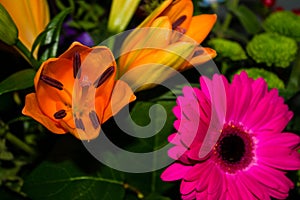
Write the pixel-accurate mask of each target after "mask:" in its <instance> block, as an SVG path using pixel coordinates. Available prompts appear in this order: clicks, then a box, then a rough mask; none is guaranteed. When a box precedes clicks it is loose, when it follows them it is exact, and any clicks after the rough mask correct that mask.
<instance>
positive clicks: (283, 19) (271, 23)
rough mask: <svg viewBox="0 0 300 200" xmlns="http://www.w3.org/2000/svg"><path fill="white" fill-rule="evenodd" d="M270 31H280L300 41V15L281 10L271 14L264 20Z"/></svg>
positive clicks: (266, 27) (279, 32)
mask: <svg viewBox="0 0 300 200" xmlns="http://www.w3.org/2000/svg"><path fill="white" fill-rule="evenodd" d="M263 27H264V29H265V30H266V31H268V32H274V33H278V34H280V35H285V36H287V37H291V38H294V39H295V40H297V41H300V16H298V15H296V14H295V13H293V12H291V11H280V12H274V13H272V14H270V15H269V16H268V17H267V18H266V20H265V21H264V22H263Z"/></svg>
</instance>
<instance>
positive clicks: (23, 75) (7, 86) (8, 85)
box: [0, 69, 36, 95]
mask: <svg viewBox="0 0 300 200" xmlns="http://www.w3.org/2000/svg"><path fill="white" fill-rule="evenodd" d="M35 73H36V72H35V71H34V70H33V69H25V70H22V71H18V72H16V73H14V74H13V75H11V76H9V77H8V78H6V79H5V80H4V81H2V82H1V83H0V95H1V94H4V93H6V92H11V91H16V90H21V89H26V88H29V87H32V86H33V78H34V75H35Z"/></svg>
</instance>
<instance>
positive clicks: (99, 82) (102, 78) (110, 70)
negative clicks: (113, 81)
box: [94, 66, 115, 88]
mask: <svg viewBox="0 0 300 200" xmlns="http://www.w3.org/2000/svg"><path fill="white" fill-rule="evenodd" d="M114 71H115V68H114V66H110V67H109V68H107V69H106V70H105V71H104V72H103V73H102V74H101V76H100V77H99V78H98V79H97V80H96V81H95V82H94V87H95V88H98V87H99V86H100V85H102V83H104V82H105V81H106V80H107V79H108V78H109V77H110V76H111V75H112V74H113V73H114Z"/></svg>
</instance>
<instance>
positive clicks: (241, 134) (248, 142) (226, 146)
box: [214, 123, 255, 173]
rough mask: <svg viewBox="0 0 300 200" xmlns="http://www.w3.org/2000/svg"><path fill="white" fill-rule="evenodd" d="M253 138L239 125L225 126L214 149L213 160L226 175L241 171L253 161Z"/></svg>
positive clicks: (229, 124) (230, 124)
mask: <svg viewBox="0 0 300 200" xmlns="http://www.w3.org/2000/svg"><path fill="white" fill-rule="evenodd" d="M254 149H255V145H254V140H253V136H252V135H250V134H249V133H248V132H247V131H246V130H244V128H243V126H241V125H234V124H233V123H228V124H225V125H224V127H223V129H222V133H221V136H220V138H219V140H218V142H217V143H216V145H215V147H214V160H215V161H216V163H217V164H218V165H219V166H220V168H221V169H223V170H224V171H225V172H228V173H235V172H236V171H238V170H243V169H245V168H247V167H249V165H250V164H251V163H253V162H254V161H255V155H254Z"/></svg>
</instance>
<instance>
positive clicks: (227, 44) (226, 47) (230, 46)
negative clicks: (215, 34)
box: [208, 38, 247, 61]
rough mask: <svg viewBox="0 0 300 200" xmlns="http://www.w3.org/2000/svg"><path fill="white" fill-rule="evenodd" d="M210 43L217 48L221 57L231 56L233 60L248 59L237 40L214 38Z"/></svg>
mask: <svg viewBox="0 0 300 200" xmlns="http://www.w3.org/2000/svg"><path fill="white" fill-rule="evenodd" d="M208 45H209V46H210V47H212V48H213V49H215V50H216V52H217V53H218V56H220V57H223V58H229V59H231V60H233V61H237V60H244V59H247V56H246V53H245V51H244V50H243V48H242V47H241V45H240V44H239V43H237V42H234V41H230V40H226V39H223V38H214V39H211V40H210V41H209V42H208Z"/></svg>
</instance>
